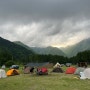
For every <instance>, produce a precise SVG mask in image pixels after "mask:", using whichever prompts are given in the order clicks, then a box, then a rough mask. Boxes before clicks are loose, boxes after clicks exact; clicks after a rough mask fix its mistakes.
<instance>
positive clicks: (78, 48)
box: [61, 38, 90, 57]
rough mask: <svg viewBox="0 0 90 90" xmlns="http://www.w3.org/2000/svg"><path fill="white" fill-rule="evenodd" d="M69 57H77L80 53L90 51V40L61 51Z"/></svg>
mask: <svg viewBox="0 0 90 90" xmlns="http://www.w3.org/2000/svg"><path fill="white" fill-rule="evenodd" d="M61 50H62V51H63V52H64V53H66V55H67V56H68V57H72V56H75V55H76V54H77V53H78V52H82V51H85V50H90V38H88V39H85V40H82V41H80V42H79V43H77V44H75V45H72V46H69V47H66V48H62V49H61Z"/></svg>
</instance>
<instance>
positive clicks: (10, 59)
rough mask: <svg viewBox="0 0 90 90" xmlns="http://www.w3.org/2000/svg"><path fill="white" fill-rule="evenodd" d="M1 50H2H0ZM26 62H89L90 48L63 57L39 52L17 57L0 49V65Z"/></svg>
mask: <svg viewBox="0 0 90 90" xmlns="http://www.w3.org/2000/svg"><path fill="white" fill-rule="evenodd" d="M1 51H2V52H1ZM28 62H51V63H56V62H59V63H62V64H65V63H72V64H76V63H78V62H88V63H90V50H86V51H83V52H79V53H78V54H77V55H76V56H73V57H70V58H68V57H64V56H59V55H50V54H49V55H39V54H30V55H27V56H26V55H22V56H20V57H19V58H18V57H17V58H16V57H15V56H13V55H12V54H11V53H10V52H7V51H3V50H0V65H3V64H5V65H11V64H17V63H18V64H26V63H28Z"/></svg>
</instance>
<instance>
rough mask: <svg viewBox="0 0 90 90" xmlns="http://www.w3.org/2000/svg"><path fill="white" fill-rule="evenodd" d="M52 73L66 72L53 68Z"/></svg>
mask: <svg viewBox="0 0 90 90" xmlns="http://www.w3.org/2000/svg"><path fill="white" fill-rule="evenodd" d="M52 72H56V73H63V72H64V71H63V70H62V68H60V67H57V68H53V70H52Z"/></svg>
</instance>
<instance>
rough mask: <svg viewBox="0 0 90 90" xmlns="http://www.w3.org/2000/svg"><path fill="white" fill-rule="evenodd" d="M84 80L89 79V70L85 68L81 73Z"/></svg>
mask: <svg viewBox="0 0 90 90" xmlns="http://www.w3.org/2000/svg"><path fill="white" fill-rule="evenodd" d="M83 73H84V75H85V77H86V78H88V79H90V68H87V69H85V70H84V71H83Z"/></svg>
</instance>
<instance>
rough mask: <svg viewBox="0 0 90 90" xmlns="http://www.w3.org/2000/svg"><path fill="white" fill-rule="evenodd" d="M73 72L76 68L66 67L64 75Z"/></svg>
mask: <svg viewBox="0 0 90 90" xmlns="http://www.w3.org/2000/svg"><path fill="white" fill-rule="evenodd" d="M75 70H76V68H75V67H68V68H67V69H66V72H65V73H66V74H74V72H75Z"/></svg>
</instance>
